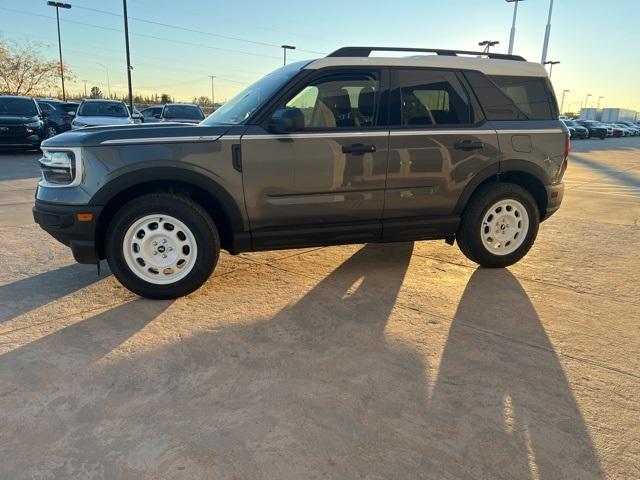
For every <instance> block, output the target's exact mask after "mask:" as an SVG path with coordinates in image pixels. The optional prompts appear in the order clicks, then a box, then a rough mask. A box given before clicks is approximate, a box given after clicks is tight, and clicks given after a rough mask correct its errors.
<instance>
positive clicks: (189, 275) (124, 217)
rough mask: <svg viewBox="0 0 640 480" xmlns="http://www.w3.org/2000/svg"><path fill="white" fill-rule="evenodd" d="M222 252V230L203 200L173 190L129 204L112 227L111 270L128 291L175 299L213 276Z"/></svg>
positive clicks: (109, 240)
mask: <svg viewBox="0 0 640 480" xmlns="http://www.w3.org/2000/svg"><path fill="white" fill-rule="evenodd" d="M219 253H220V239H219V236H218V231H217V229H216V227H215V225H214V223H213V221H212V220H211V218H210V217H209V215H208V214H207V212H206V211H204V209H203V208H202V207H200V205H198V204H197V203H195V202H193V201H192V200H191V199H189V198H187V197H185V196H181V195H174V194H168V193H156V194H149V195H143V196H141V197H138V198H135V199H133V200H131V201H130V202H128V203H127V204H125V205H124V206H123V207H122V208H121V209H120V210H119V211H118V212H117V213H116V215H115V216H114V218H113V220H112V221H111V223H110V225H109V228H108V230H107V236H106V254H107V261H108V263H109V267H110V268H111V271H112V272H113V274H114V275H115V276H116V278H117V279H118V280H119V281H120V282H121V283H122V284H123V285H124V286H125V287H127V288H128V289H129V290H131V291H132V292H134V293H137V294H138V295H141V296H143V297H147V298H154V299H170V298H177V297H181V296H183V295H187V294H189V293H191V292H193V291H194V290H197V289H198V288H199V287H200V286H201V285H202V284H203V283H204V282H206V281H207V279H208V278H209V277H210V276H211V273H212V272H213V269H214V268H215V265H216V263H217V261H218V256H219Z"/></svg>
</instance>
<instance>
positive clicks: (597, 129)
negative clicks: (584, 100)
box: [575, 120, 607, 140]
mask: <svg viewBox="0 0 640 480" xmlns="http://www.w3.org/2000/svg"><path fill="white" fill-rule="evenodd" d="M575 123H577V124H578V125H581V126H583V127H585V128H586V129H587V130H589V137H597V138H599V139H600V140H604V139H605V138H607V127H606V126H604V125H603V124H601V123H600V122H597V121H595V120H575Z"/></svg>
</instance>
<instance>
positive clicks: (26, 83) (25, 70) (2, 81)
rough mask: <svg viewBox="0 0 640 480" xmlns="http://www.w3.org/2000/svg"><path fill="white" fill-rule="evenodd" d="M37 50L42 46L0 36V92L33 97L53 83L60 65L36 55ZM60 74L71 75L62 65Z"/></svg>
mask: <svg viewBox="0 0 640 480" xmlns="http://www.w3.org/2000/svg"><path fill="white" fill-rule="evenodd" d="M41 50H42V45H41V44H39V43H36V42H25V43H21V44H16V43H8V42H6V41H4V40H2V39H0V92H3V93H6V94H9V95H27V96H28V95H31V96H33V95H35V94H37V93H44V92H46V91H48V90H50V89H51V88H52V87H55V86H56V85H57V83H58V82H59V81H60V64H59V63H58V62H57V61H56V60H47V59H45V58H43V57H42V56H40V55H39V54H38V53H37V52H39V51H41ZM64 73H65V76H66V77H67V78H69V79H70V80H71V79H72V78H73V74H72V73H71V71H70V70H69V67H67V66H66V65H65V66H64Z"/></svg>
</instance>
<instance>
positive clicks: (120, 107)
mask: <svg viewBox="0 0 640 480" xmlns="http://www.w3.org/2000/svg"><path fill="white" fill-rule="evenodd" d="M72 116H73V117H74V118H73V121H72V122H71V128H72V129H73V130H77V129H79V128H85V127H97V126H105V125H133V124H134V123H136V120H140V118H141V115H140V113H137V112H136V113H134V114H133V115H132V114H131V113H130V112H129V108H128V107H127V106H126V105H125V104H124V103H123V102H120V101H117V100H100V99H89V100H83V101H82V103H80V106H79V107H78V110H77V111H76V112H75V115H72Z"/></svg>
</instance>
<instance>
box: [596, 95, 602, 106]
mask: <svg viewBox="0 0 640 480" xmlns="http://www.w3.org/2000/svg"><path fill="white" fill-rule="evenodd" d="M603 98H604V97H602V96H600V97H598V106H597V107H596V108H600V100H602V99H603Z"/></svg>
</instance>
